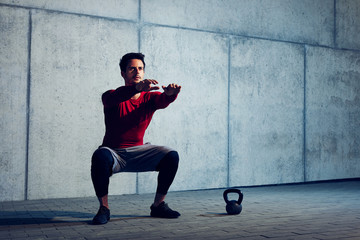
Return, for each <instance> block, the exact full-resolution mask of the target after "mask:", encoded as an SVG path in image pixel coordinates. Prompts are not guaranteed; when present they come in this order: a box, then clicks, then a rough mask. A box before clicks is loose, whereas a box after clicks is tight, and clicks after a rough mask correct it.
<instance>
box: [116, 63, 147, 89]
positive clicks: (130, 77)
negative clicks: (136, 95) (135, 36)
mask: <svg viewBox="0 0 360 240" xmlns="http://www.w3.org/2000/svg"><path fill="white" fill-rule="evenodd" d="M144 73H145V72H144V64H143V62H142V61H141V60H140V59H131V60H130V62H129V63H128V65H127V67H126V71H125V72H121V76H122V77H123V78H124V80H125V85H126V86H130V85H133V84H136V83H138V82H140V81H142V80H143V79H144Z"/></svg>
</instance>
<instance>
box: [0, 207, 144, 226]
mask: <svg viewBox="0 0 360 240" xmlns="http://www.w3.org/2000/svg"><path fill="white" fill-rule="evenodd" d="M93 217H94V213H84V212H73V211H8V212H7V211H0V229H1V228H6V227H9V226H15V227H16V226H20V227H23V226H24V225H43V226H46V225H49V226H54V225H64V226H70V225H71V226H73V225H84V224H85V225H86V224H90V225H92V218H93ZM148 217H150V216H142V215H111V220H110V221H121V220H128V219H139V218H148Z"/></svg>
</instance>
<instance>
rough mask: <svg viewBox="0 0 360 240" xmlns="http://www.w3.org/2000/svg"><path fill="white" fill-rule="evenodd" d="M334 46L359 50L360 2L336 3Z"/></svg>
mask: <svg viewBox="0 0 360 240" xmlns="http://www.w3.org/2000/svg"><path fill="white" fill-rule="evenodd" d="M336 16H337V19H336V44H337V46H338V47H339V48H348V49H358V50H359V49H360V41H359V39H360V17H359V16H360V2H359V1H357V0H337V1H336Z"/></svg>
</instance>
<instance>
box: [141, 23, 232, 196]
mask: <svg viewBox="0 0 360 240" xmlns="http://www.w3.org/2000/svg"><path fill="white" fill-rule="evenodd" d="M141 43H142V44H141V51H142V52H143V53H144V54H145V55H147V56H146V61H147V66H146V68H147V69H146V77H147V78H154V79H157V80H158V81H159V82H160V84H164V85H167V84H169V83H172V82H175V83H178V84H180V85H182V90H181V93H180V95H179V96H178V98H177V99H176V101H175V102H174V103H173V104H172V105H170V106H169V107H168V108H167V109H165V110H160V111H158V112H157V113H155V115H154V119H153V122H152V123H151V125H150V127H149V129H148V133H147V135H146V138H145V141H150V142H152V143H154V144H160V145H167V146H170V147H172V148H174V149H176V150H177V151H178V152H179V155H180V167H179V171H178V175H177V177H176V180H175V182H174V184H173V186H172V187H171V190H184V189H201V188H217V187H224V186H226V179H227V119H228V116H227V101H228V96H227V90H228V55H227V53H228V48H227V39H226V38H224V37H222V36H221V35H217V34H211V33H201V32H192V31H187V30H177V29H167V28H161V27H146V28H144V29H143V30H142V32H141ZM153 175H154V174H153V173H149V174H148V173H145V174H139V191H140V192H149V191H155V187H156V178H155V176H153Z"/></svg>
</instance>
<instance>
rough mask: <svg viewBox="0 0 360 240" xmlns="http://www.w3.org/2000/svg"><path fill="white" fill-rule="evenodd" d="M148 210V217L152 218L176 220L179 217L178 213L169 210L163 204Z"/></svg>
mask: <svg viewBox="0 0 360 240" xmlns="http://www.w3.org/2000/svg"><path fill="white" fill-rule="evenodd" d="M150 209H151V213H150V216H152V217H158V218H177V217H179V216H180V213H178V212H177V211H174V210H171V209H170V208H169V206H168V205H167V204H166V203H165V202H162V203H160V205H159V206H157V207H154V206H151V207H150Z"/></svg>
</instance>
